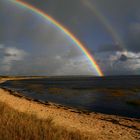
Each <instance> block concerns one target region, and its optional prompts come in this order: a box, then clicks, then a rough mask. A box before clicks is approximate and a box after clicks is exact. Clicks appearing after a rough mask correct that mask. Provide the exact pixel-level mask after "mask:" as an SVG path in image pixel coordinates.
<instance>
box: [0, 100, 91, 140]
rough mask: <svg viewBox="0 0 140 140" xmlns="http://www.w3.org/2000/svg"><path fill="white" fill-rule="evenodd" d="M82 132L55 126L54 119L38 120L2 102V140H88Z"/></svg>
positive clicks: (0, 134) (0, 124)
mask: <svg viewBox="0 0 140 140" xmlns="http://www.w3.org/2000/svg"><path fill="white" fill-rule="evenodd" d="M88 139H91V138H90V137H88V136H84V135H83V134H81V132H80V131H68V130H66V129H65V128H64V127H60V126H57V125H55V123H54V122H53V119H52V118H48V119H46V120H41V119H38V118H37V117H36V116H35V115H32V114H25V113H22V112H18V111H16V110H14V109H12V108H10V107H9V106H8V105H6V104H5V103H1V102H0V140H88Z"/></svg>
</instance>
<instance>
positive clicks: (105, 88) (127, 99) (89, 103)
mask: <svg viewBox="0 0 140 140" xmlns="http://www.w3.org/2000/svg"><path fill="white" fill-rule="evenodd" d="M0 87H2V88H7V89H10V90H12V91H17V92H19V93H20V94H22V95H24V96H27V97H30V98H32V99H37V100H42V101H46V102H52V103H56V104H61V105H64V106H68V107H72V108H75V109H79V110H86V111H88V112H97V113H104V114H111V115H119V116H125V117H132V118H140V76H106V77H92V76H50V77H47V78H46V77H45V78H36V79H32V78H30V79H25V80H13V81H12V80H9V81H6V82H5V83H2V84H0Z"/></svg>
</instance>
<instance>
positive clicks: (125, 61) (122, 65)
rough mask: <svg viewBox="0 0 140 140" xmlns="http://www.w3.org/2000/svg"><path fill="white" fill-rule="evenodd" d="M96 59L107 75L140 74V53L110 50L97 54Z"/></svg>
mask: <svg viewBox="0 0 140 140" xmlns="http://www.w3.org/2000/svg"><path fill="white" fill-rule="evenodd" d="M96 59H97V60H98V62H99V63H100V66H101V68H102V70H103V71H104V73H105V74H106V75H118V74H123V75H126V74H139V70H140V53H135V52H131V51H116V52H115V51H113V52H111V51H110V52H109V51H108V52H101V53H98V54H96Z"/></svg>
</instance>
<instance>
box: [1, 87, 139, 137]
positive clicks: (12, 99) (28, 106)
mask: <svg viewBox="0 0 140 140" xmlns="http://www.w3.org/2000/svg"><path fill="white" fill-rule="evenodd" d="M0 102H4V103H6V104H7V105H8V106H10V107H11V108H13V109H15V110H17V111H19V112H24V113H27V114H35V115H36V116H37V117H38V118H40V119H46V118H47V117H51V118H53V120H54V122H55V124H56V125H59V126H64V127H65V128H67V129H68V130H78V131H80V132H81V133H83V134H88V135H91V136H92V135H94V137H97V140H98V139H104V140H107V139H112V140H113V139H114V140H115V139H120V140H124V139H127V140H136V139H140V119H134V118H127V117H121V116H116V115H106V114H101V113H94V112H92V113H87V112H82V111H78V110H75V109H72V108H68V107H64V106H62V105H55V104H52V103H41V102H38V101H35V100H32V99H30V98H29V99H27V97H23V96H21V95H20V93H17V92H13V91H10V90H6V89H2V88H0Z"/></svg>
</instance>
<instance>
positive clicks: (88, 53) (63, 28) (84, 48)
mask: <svg viewBox="0 0 140 140" xmlns="http://www.w3.org/2000/svg"><path fill="white" fill-rule="evenodd" d="M12 2H14V3H16V4H18V5H20V6H23V7H26V8H27V9H29V10H32V11H33V12H35V13H36V14H38V15H40V16H42V17H43V18H45V19H47V20H48V21H50V22H51V23H52V24H53V25H55V26H56V27H57V28H58V29H60V30H61V31H63V32H64V33H65V34H66V35H67V36H69V37H70V38H71V40H72V41H73V42H74V43H75V44H76V45H77V46H78V47H79V48H80V49H81V50H82V52H83V53H84V54H85V55H86V57H87V58H88V59H89V61H90V62H91V64H92V66H93V68H94V69H95V70H96V72H97V73H98V75H99V76H103V75H104V74H103V72H102V70H101V69H100V67H99V66H98V64H97V62H96V61H95V59H94V58H93V57H92V55H91V54H90V52H89V51H88V50H87V49H86V47H85V46H84V45H83V44H82V43H81V42H80V41H79V40H78V39H77V38H76V37H75V36H74V35H73V34H72V33H71V32H70V31H69V30H68V29H66V28H65V27H64V26H63V25H62V24H60V23H59V22H58V21H56V20H55V19H53V18H52V17H51V16H49V15H48V14H47V13H45V12H43V11H42V10H40V9H38V8H36V7H34V6H33V5H31V4H29V3H27V2H24V1H21V0H14V1H12Z"/></svg>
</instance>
